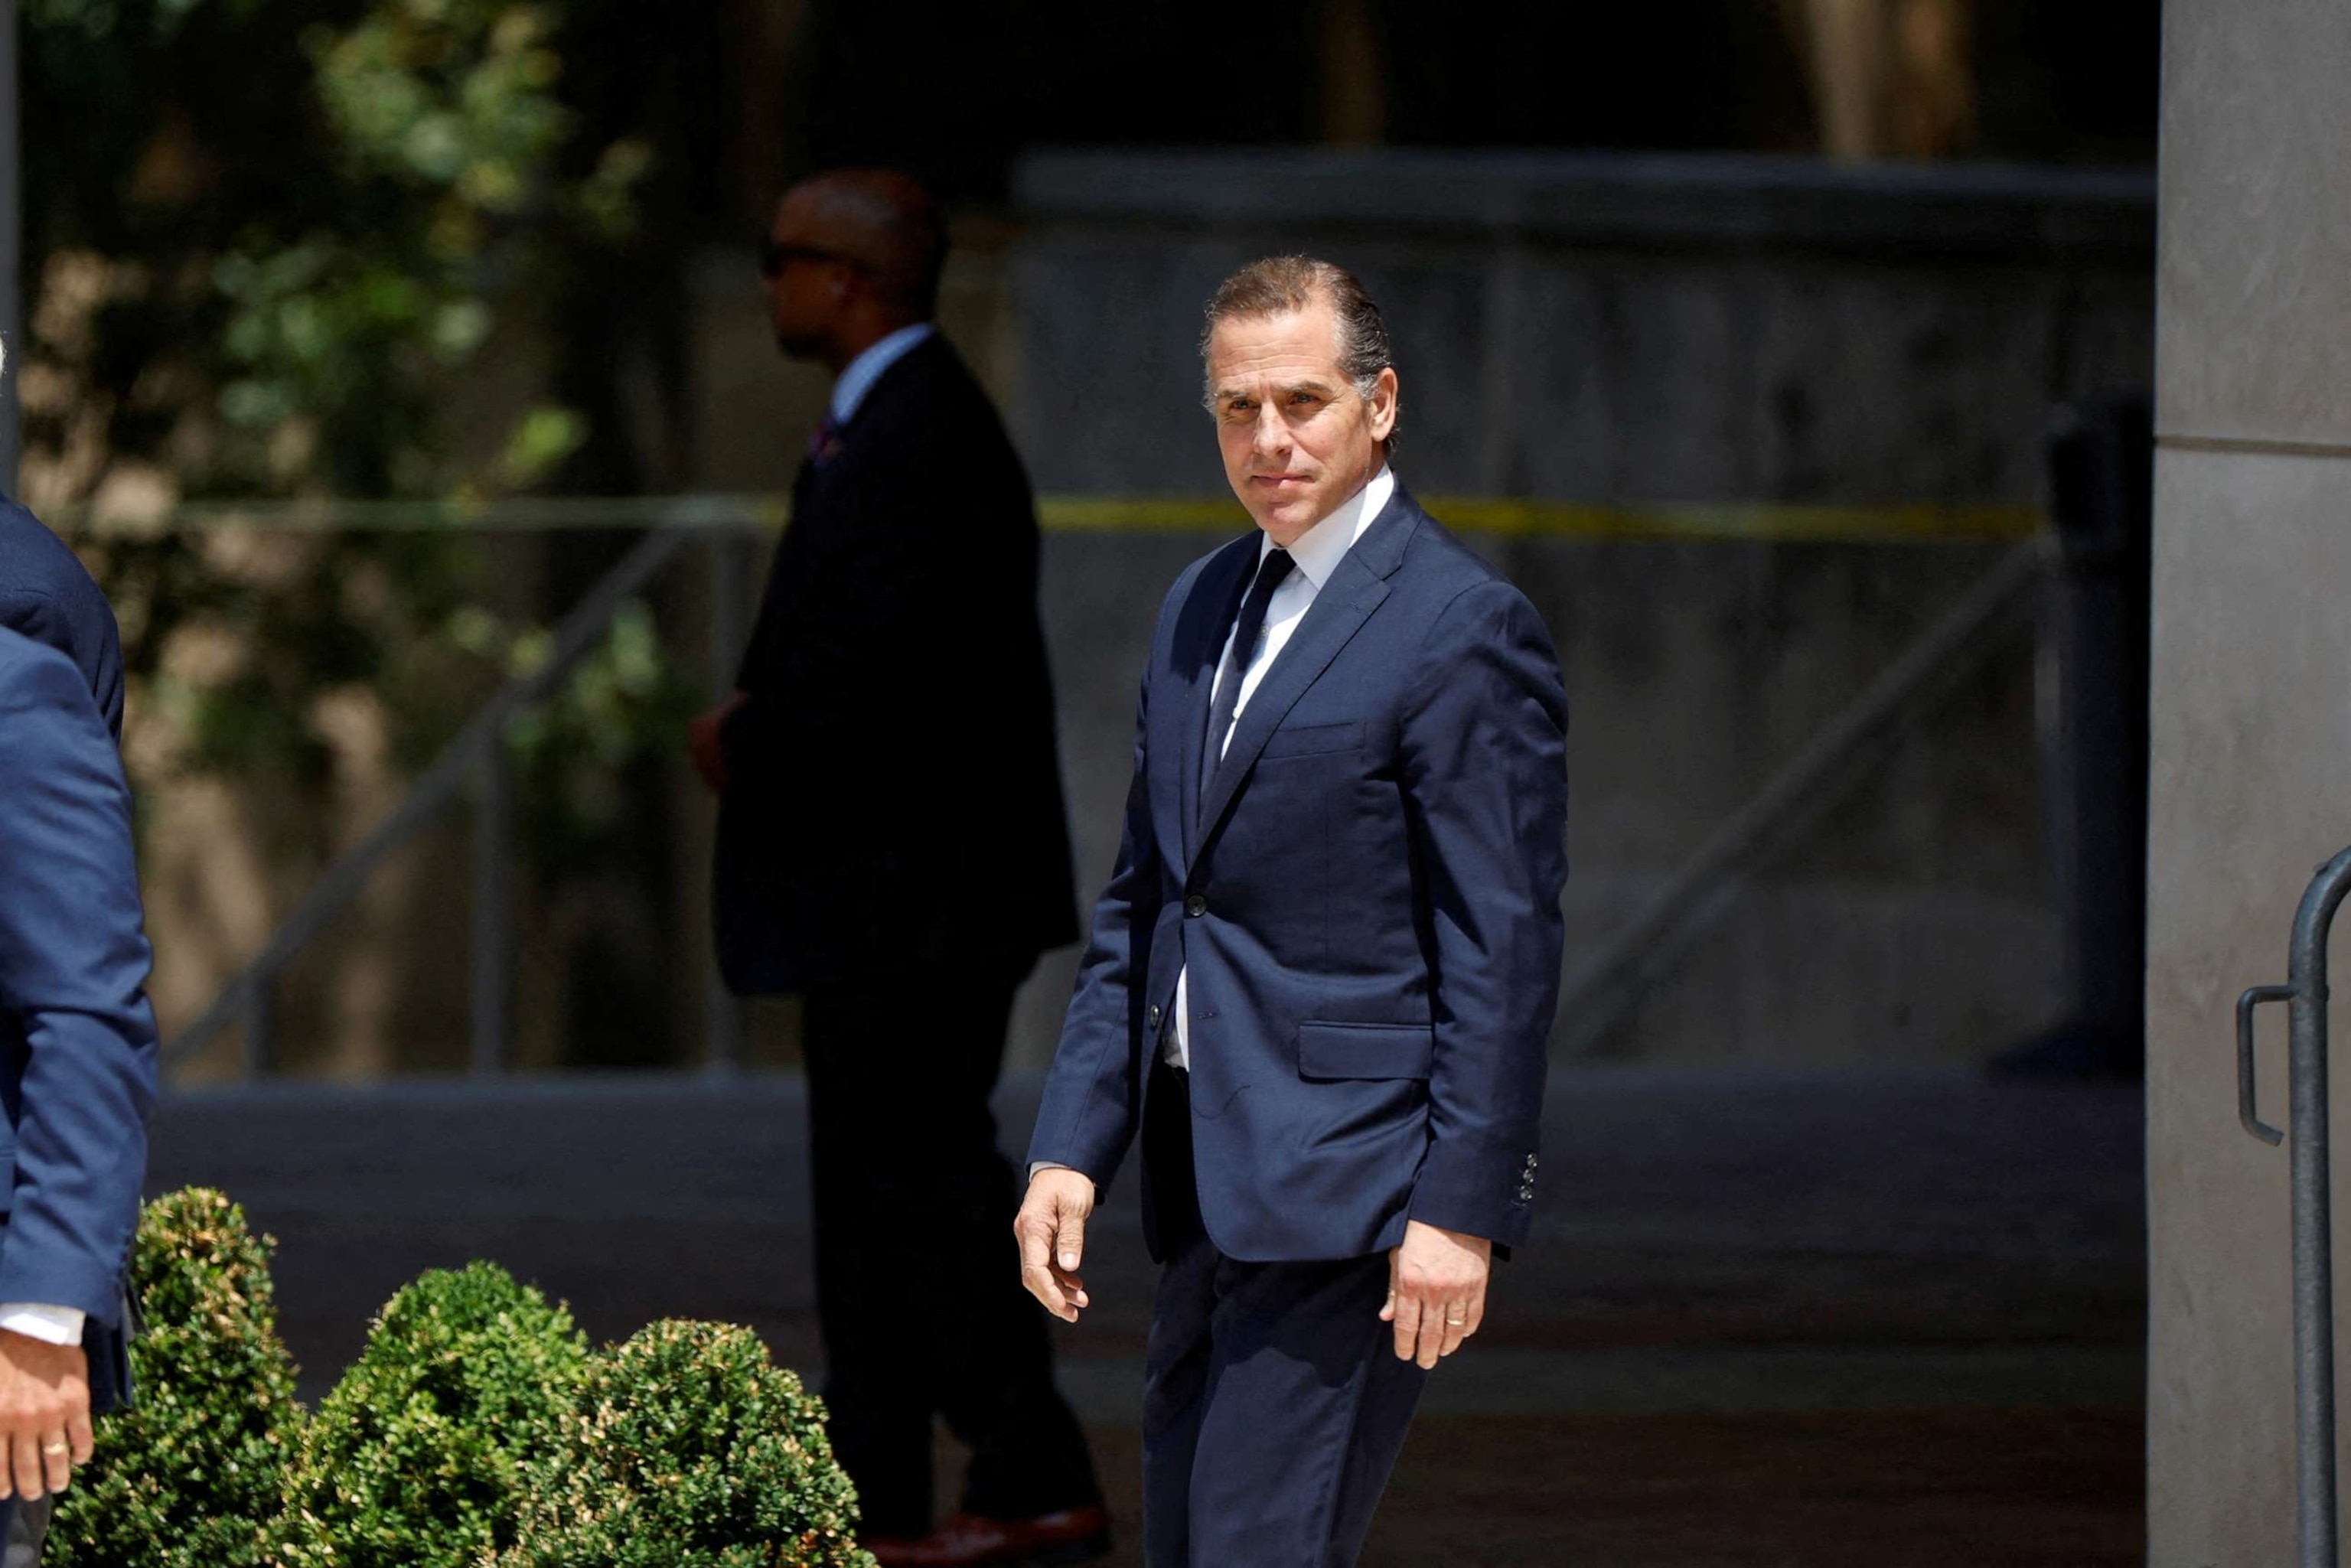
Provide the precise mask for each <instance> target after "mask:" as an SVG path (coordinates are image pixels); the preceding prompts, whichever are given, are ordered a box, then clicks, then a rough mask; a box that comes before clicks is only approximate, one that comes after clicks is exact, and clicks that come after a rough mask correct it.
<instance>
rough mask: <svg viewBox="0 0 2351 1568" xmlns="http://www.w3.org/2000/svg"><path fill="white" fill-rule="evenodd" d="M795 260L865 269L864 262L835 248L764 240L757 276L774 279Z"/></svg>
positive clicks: (780, 275) (760, 247)
mask: <svg viewBox="0 0 2351 1568" xmlns="http://www.w3.org/2000/svg"><path fill="white" fill-rule="evenodd" d="M796 261H837V262H839V263H840V264H841V266H843V267H855V268H856V269H857V270H858V271H860V272H863V271H864V270H865V264H864V263H863V262H862V261H860V260H858V259H857V258H856V257H855V256H843V255H841V253H840V252H839V251H837V250H820V249H819V248H818V247H817V246H810V245H778V244H777V243H776V242H775V241H774V240H764V241H762V242H761V243H760V246H759V276H760V277H765V278H768V279H771V280H772V279H774V278H777V277H782V276H783V271H784V268H786V267H789V266H790V265H791V264H792V263H794V262H796Z"/></svg>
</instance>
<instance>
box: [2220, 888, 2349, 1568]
mask: <svg viewBox="0 0 2351 1568" xmlns="http://www.w3.org/2000/svg"><path fill="white" fill-rule="evenodd" d="M2345 894H2351V849H2346V850H2345V851H2344V852H2342V853H2340V854H2338V855H2336V856H2335V858H2334V859H2333V860H2331V861H2328V862H2326V863H2325V865H2323V866H2320V867H2319V868H2318V873H2317V874H2316V875H2315V876H2314V877H2312V878H2311V880H2310V885H2309V886H2308V887H2307V888H2305V889H2304V892H2303V895H2302V905H2301V907H2300V908H2298V909H2297V910H2295V911H2294V940H2293V944H2292V946H2291V947H2290V949H2289V950H2288V953H2287V956H2286V983H2285V984H2284V985H2283V986H2255V987H2253V988H2252V989H2251V990H2248V991H2247V992H2245V994H2244V995H2243V996H2241V997H2240V998H2237V1119H2238V1121H2239V1122H2241V1124H2243V1125H2244V1128H2245V1130H2246V1131H2247V1132H2248V1133H2251V1134H2252V1135H2253V1136H2254V1137H2256V1138H2259V1139H2261V1140H2262V1142H2263V1143H2265V1144H2275V1143H2276V1142H2277V1141H2278V1132H2277V1129H2276V1128H2274V1127H2271V1126H2269V1125H2267V1124H2264V1123H2263V1122H2262V1119H2261V1117H2260V1115H2259V1114H2258V1113H2257V1109H2258V1107H2257V1103H2256V1101H2255V1098H2254V1083H2253V1012H2254V1009H2257V1008H2259V1007H2260V1006H2261V1005H2262V1003H2264V1002H2278V1001H2282V1002H2284V1003H2286V1004H2287V1019H2288V1023H2287V1031H2288V1032H2287V1039H2288V1042H2289V1043H2288V1045H2287V1048H2286V1079H2287V1084H2288V1090H2287V1116H2286V1124H2287V1125H2288V1126H2289V1127H2290V1128H2292V1129H2293V1137H2294V1146H2293V1148H2292V1150H2291V1151H2290V1152H2291V1154H2292V1155H2293V1185H2294V1496H2295V1500H2296V1505H2297V1508H2298V1510H2299V1512H2300V1529H2299V1535H2300V1540H2301V1547H2302V1556H2301V1561H2302V1565H2303V1568H2335V1258H2334V1251H2335V1243H2334V1214H2333V1202H2332V1197H2331V1195H2330V1193H2329V1190H2328V1186H2327V1179H2328V1178H2327V1166H2328V1157H2327V1116H2326V995H2327V993H2326V939H2327V936H2328V935H2329V933H2330V932H2331V931H2332V930H2333V929H2334V925H2335V910H2336V909H2337V908H2339V907H2340V906H2341V905H2342V903H2343V899H2344V895H2345Z"/></svg>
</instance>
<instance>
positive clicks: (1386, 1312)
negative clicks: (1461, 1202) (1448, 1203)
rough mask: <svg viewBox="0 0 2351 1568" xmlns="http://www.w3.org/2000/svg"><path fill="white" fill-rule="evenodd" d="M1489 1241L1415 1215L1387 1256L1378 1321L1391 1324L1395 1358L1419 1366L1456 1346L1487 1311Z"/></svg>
mask: <svg viewBox="0 0 2351 1568" xmlns="http://www.w3.org/2000/svg"><path fill="white" fill-rule="evenodd" d="M1493 1259H1494V1244H1493V1243H1492V1242H1491V1241H1489V1240H1488V1239H1485V1238H1484V1237H1480V1236H1469V1235H1465V1234H1463V1233H1462V1232H1460V1231H1458V1230H1447V1229H1444V1228H1441V1227H1438V1226H1435V1225H1430V1224H1427V1223H1426V1222H1425V1221H1422V1220H1418V1219H1409V1220H1406V1221H1405V1228H1404V1240H1403V1242H1402V1243H1401V1244H1399V1245H1398V1246H1397V1247H1396V1248H1395V1249H1394V1250H1392V1251H1391V1252H1389V1254H1388V1298H1387V1301H1386V1303H1385V1304H1384V1305H1383V1306H1382V1307H1381V1308H1380V1321H1381V1322H1384V1323H1393V1324H1394V1325H1395V1353H1396V1359H1397V1360H1399V1361H1411V1362H1417V1363H1418V1364H1420V1365H1421V1366H1422V1367H1423V1368H1424V1369H1425V1368H1427V1367H1432V1366H1435V1365H1436V1364H1437V1362H1438V1360H1439V1359H1440V1358H1442V1357H1445V1356H1448V1355H1451V1354H1453V1353H1454V1352H1455V1351H1457V1350H1459V1349H1460V1348H1461V1345H1462V1342H1464V1341H1465V1340H1467V1339H1468V1337H1469V1336H1470V1335H1471V1334H1474V1333H1477V1332H1478V1325H1479V1322H1481V1321H1482V1320H1483V1319H1484V1317H1485V1315H1486V1281H1487V1279H1488V1277H1489V1275H1490V1274H1491V1273H1492V1270H1493Z"/></svg>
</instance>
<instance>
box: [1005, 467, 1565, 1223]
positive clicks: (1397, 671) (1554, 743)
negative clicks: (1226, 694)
mask: <svg viewBox="0 0 2351 1568" xmlns="http://www.w3.org/2000/svg"><path fill="white" fill-rule="evenodd" d="M1258 556H1259V536H1258V535H1257V534H1255V533H1251V534H1250V535H1249V536H1248V537H1247V538H1241V539H1237V540H1235V541H1234V542H1233V543H1232V544H1230V545H1228V546H1226V547H1225V548H1224V549H1220V550H1218V551H1217V552H1216V553H1215V554H1213V555H1210V556H1208V557H1207V558H1206V559H1203V560H1200V561H1197V562H1196V563H1194V564H1193V565H1192V566H1191V567H1190V568H1189V569H1188V570H1186V571H1185V572H1184V574H1183V576H1182V577H1180V578H1178V579H1177V580H1176V582H1175V588H1174V589H1173V591H1170V592H1169V594H1168V596H1167V601H1166V603H1165V606H1164V608H1163V609H1162V610H1161V612H1160V616H1159V624H1158V629H1157V632H1155V635H1154V636H1153V639H1152V645H1151V663H1150V666H1149V668H1148V669H1147V670H1146V672H1145V673H1144V680H1143V691H1142V697H1141V701H1140V704H1139V712H1138V716H1137V720H1136V727H1135V743H1134V784H1133V787H1132V788H1131V789H1130V791H1129V793H1128V797H1127V807H1126V824H1125V832H1124V837H1123V843H1122V846H1121V848H1120V852H1119V861H1118V870H1117V872H1116V873H1115V874H1114V875H1113V877H1112V879H1111V883H1110V886H1109V888H1108V890H1107V891H1106V892H1104V894H1102V899H1101V901H1100V902H1099V903H1098V904H1096V905H1095V906H1094V916H1093V934H1092V940H1091V943H1090V945H1089V946H1088V947H1087V950H1086V954H1085V958H1084V960H1083V963H1082V965H1081V967H1080V970H1079V974H1078V981H1077V987H1076V991H1075V994H1074V996H1073V997H1072V998H1071V1003H1070V1011H1069V1017H1068V1019H1067V1022H1066V1023H1065V1024H1064V1026H1063V1030H1062V1035H1061V1049H1060V1051H1059V1052H1058V1053H1057V1054H1056V1056H1055V1057H1054V1061H1053V1067H1052V1071H1051V1073H1050V1076H1049V1078H1048V1079H1047V1082H1046V1087H1045V1095H1044V1103H1043V1105H1042V1107H1041V1108H1040V1112H1039V1114H1038V1118H1037V1132H1036V1135H1035V1138H1034V1141H1033V1142H1032V1144H1031V1145H1030V1148H1029V1159H1030V1161H1031V1162H1036V1161H1050V1162H1053V1163H1056V1164H1060V1165H1065V1166H1072V1167H1074V1168H1075V1169H1077V1170H1079V1171H1081V1172H1084V1173H1085V1174H1087V1175H1088V1176H1092V1177H1093V1179H1094V1180H1095V1181H1096V1182H1097V1183H1098V1184H1101V1185H1103V1186H1107V1185H1108V1184H1109V1182H1110V1180H1111V1178H1112V1176H1113V1174H1114V1173H1115V1171H1116V1170H1117V1168H1118V1166H1119V1164H1120V1161H1121V1159H1122V1158H1123V1155H1124V1153H1125V1150H1126V1148H1127V1146H1128V1145H1129V1144H1130V1143H1131V1142H1133V1141H1134V1135H1135V1133H1136V1131H1137V1129H1138V1128H1139V1127H1140V1126H1141V1124H1142V1116H1143V1100H1144V1093H1145V1092H1146V1086H1147V1085H1148V1083H1149V1082H1150V1079H1151V1073H1150V1071H1149V1069H1150V1064H1151V1061H1152V1058H1153V1056H1154V1055H1155V1053H1156V1052H1157V1051H1159V1050H1160V1049H1161V1048H1160V1045H1159V1040H1160V1039H1161V1036H1162V1034H1163V1032H1164V1030H1165V1028H1166V1027H1167V1023H1166V1020H1167V1010H1168V1009H1171V1008H1172V1007H1174V1006H1175V980H1176V977H1177V975H1178V973H1179V972H1181V971H1183V970H1184V969H1185V968H1186V967H1187V966H1188V967H1189V971H1190V980H1189V983H1188V992H1189V1000H1190V1008H1191V1018H1190V1020H1189V1040H1190V1047H1191V1095H1190V1098H1191V1114H1192V1137H1193V1149H1194V1163H1195V1166H1196V1179H1197V1186H1198V1197H1199V1209H1200V1218H1201V1219H1202V1221H1203V1222H1204V1224H1205V1225H1206V1228H1207V1233H1208V1237H1209V1239H1210V1240H1211V1241H1212V1242H1213V1243H1214V1244H1215V1245H1216V1247H1217V1249H1218V1250H1219V1251H1221V1252H1223V1253H1224V1254H1225V1255H1226V1256H1228V1257H1231V1258H1237V1259H1242V1260H1250V1261H1278V1260H1291V1261H1296V1260H1311V1259H1334V1258H1351V1257H1361V1256H1365V1255H1368V1254H1371V1253H1374V1252H1378V1251H1381V1250H1383V1249H1386V1248H1389V1247H1393V1246H1395V1244H1396V1243H1397V1242H1398V1241H1399V1240H1401V1239H1402V1238H1403V1235H1404V1228H1405V1221H1406V1219H1408V1218H1410V1219H1421V1220H1425V1221H1426V1222H1428V1223H1429V1224H1432V1225H1437V1226H1442V1227H1444V1228H1447V1229H1448V1230H1458V1231H1463V1232H1466V1233H1468V1234H1470V1235H1474V1236H1482V1237H1486V1238H1489V1239H1491V1240H1493V1241H1495V1242H1496V1243H1498V1244H1500V1245H1503V1246H1509V1245H1511V1244H1514V1243H1516V1242H1519V1241H1520V1240H1522V1239H1524V1238H1525V1236H1526V1231H1527V1219H1528V1205H1529V1202H1530V1200H1531V1197H1532V1191H1533V1179H1534V1172H1535V1166H1536V1163H1537V1162H1536V1158H1535V1145H1536V1140H1537V1129H1538V1124H1539V1117H1540V1113H1541V1103H1542V1086H1543V1076H1544V1070H1545V1065H1546V1054H1545V1042H1546V1040H1547V1038H1548V1036H1549V1034H1550V1031H1551V1024H1552V1015H1553V1013H1554V1012H1555V1010H1556V1009H1557V1008H1558V1004H1559V974H1560V956H1561V949H1562V940H1563V937H1562V925H1561V920H1560V913H1559V897H1560V892H1561V889H1562V886H1563V884H1564V883H1565V881H1566V876H1567V862H1566V826H1567V762H1566V731H1567V698H1566V695H1565V693H1564V691H1563V690H1562V686H1561V682H1560V673H1559V658H1558V654H1557V653H1555V652H1554V651H1553V649H1552V642H1551V638H1550V636H1549V634H1548V633H1547V632H1545V630H1544V628H1543V624H1542V621H1541V617H1540V616H1538V615H1537V614H1536V612H1535V610H1534V607H1533V606H1532V605H1531V604H1530V603H1529V602H1528V601H1527V600H1526V598H1525V596H1524V595H1523V594H1521V593H1520V592H1519V591H1518V590H1517V589H1515V588H1513V587H1512V586H1510V583H1509V582H1507V581H1505V580H1503V579H1502V578H1501V577H1500V576H1499V574H1497V573H1496V572H1495V571H1494V570H1493V569H1492V568H1491V567H1489V566H1488V565H1487V564H1486V563H1485V562H1484V561H1483V560H1481V559H1479V558H1478V557H1477V556H1476V555H1474V554H1472V553H1471V552H1470V551H1469V550H1468V549H1466V548H1465V547H1464V546H1463V545H1461V543H1460V542H1459V541H1458V540H1457V539H1455V538H1453V537H1452V535H1450V534H1448V533H1447V531H1446V530H1445V529H1444V528H1441V527H1440V526H1438V524H1437V522H1436V521H1435V520H1434V519H1433V518H1431V517H1429V516H1428V515H1427V514H1426V513H1425V512H1424V511H1422V510H1421V509H1420V507H1419V506H1418V505H1417V504H1416V503H1415V502H1414V501H1413V499H1412V498H1411V497H1409V496H1408V495H1406V494H1405V492H1404V491H1403V489H1402V488H1401V487H1399V488H1398V489H1397V491H1396V493H1395V497H1394V498H1393V499H1392V500H1391V501H1390V502H1389V504H1388V506H1387V507H1386V508H1385V509H1384V510H1383V511H1382V512H1381V514H1380V516H1379V517H1377V518H1376V519H1374V521H1373V523H1372V524H1371V526H1370V527H1369V528H1366V529H1365V530H1364V534H1363V535H1362V537H1361V538H1357V539H1356V541H1355V542H1354V544H1353V547H1352V548H1351V549H1349V550H1348V551H1347V553H1346V555H1345V556H1344V557H1343V558H1342V559H1341V560H1340V563H1339V565H1338V567H1337V568H1336V569H1335V570H1333V571H1332V575H1331V578H1330V580H1328V581H1326V582H1325V583H1324V584H1323V585H1322V590H1321V591H1320V592H1319V593H1318V594H1317V595H1316V596H1315V599H1314V601H1313V603H1312V605H1311V607H1310V608H1309V609H1308V611H1307V612H1306V614H1305V617H1304V618H1303V619H1302V620H1301V622H1300V623H1299V625H1298V627H1297V629H1296V630H1295V631H1294V632H1292V633H1291V635H1290V641H1289V642H1288V643H1287V644H1286V645H1285V646H1284V647H1283V648H1282V650H1281V652H1280V654H1279V655H1278V656H1277V657H1276V658H1275V659H1274V661H1273V663H1272V664H1271V665H1270V667H1269V668H1268V670H1267V671H1266V673H1265V675H1264V676H1263V678H1262V680H1261V682H1260V684H1259V686H1258V688H1257V690H1256V692H1255V693H1254V694H1253V695H1252V696H1251V698H1250V701H1249V706H1248V707H1247V708H1246V709H1244V710H1243V711H1242V713H1241V716H1240V718H1239V720H1238V722H1237V723H1236V724H1235V725H1234V727H1233V734H1232V740H1231V745H1230V747H1229V748H1228V750H1227V752H1226V754H1225V758H1224V762H1223V764H1222V767H1221V769H1220V771H1219V772H1218V773H1217V779H1216V784H1215V788H1214V790H1213V792H1212V793H1211V794H1210V795H1209V797H1208V798H1207V800H1200V799H1199V794H1200V784H1199V779H1200V772H1201V761H1202V758H1203V755H1204V750H1205V747H1206V746H1207V715H1208V706H1209V700H1210V695H1211V690H1212V686H1213V684H1214V681H1215V678H1216V669H1217V661H1218V658H1219V657H1220V655H1221V653H1222V649H1223V644H1224V642H1225V639H1226V637H1227V636H1228V633H1229V632H1230V630H1231V626H1232V622H1233V620H1234V617H1235V615H1236V613H1237V612H1238V604H1239V600H1240V596H1241V594H1242V592H1243V591H1245V588H1246V585H1247V583H1248V581H1249V578H1250V577H1251V576H1252V575H1254V573H1255V571H1256V570H1257V562H1258ZM1144 1228H1145V1235H1146V1239H1148V1240H1149V1242H1150V1245H1151V1248H1152V1250H1153V1254H1154V1256H1161V1255H1162V1246H1161V1241H1160V1237H1159V1226H1158V1221H1157V1218H1156V1216H1155V1204H1154V1199H1153V1197H1152V1192H1151V1184H1150V1182H1149V1180H1148V1179H1147V1173H1146V1180H1145V1182H1144Z"/></svg>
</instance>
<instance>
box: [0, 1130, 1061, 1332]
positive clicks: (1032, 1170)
mask: <svg viewBox="0 0 2351 1568" xmlns="http://www.w3.org/2000/svg"><path fill="white" fill-rule="evenodd" d="M1076 1168H1077V1167H1076V1166H1065V1165H1063V1164H1062V1163H1061V1161H1059V1160H1038V1161H1036V1162H1035V1163H1034V1164H1032V1165H1030V1166H1029V1180H1030V1181H1035V1180H1036V1179H1037V1173H1038V1172H1039V1171H1066V1170H1074V1169H1076ZM7 1326H8V1325H7V1324H5V1323H0V1328H5V1327H7Z"/></svg>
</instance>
